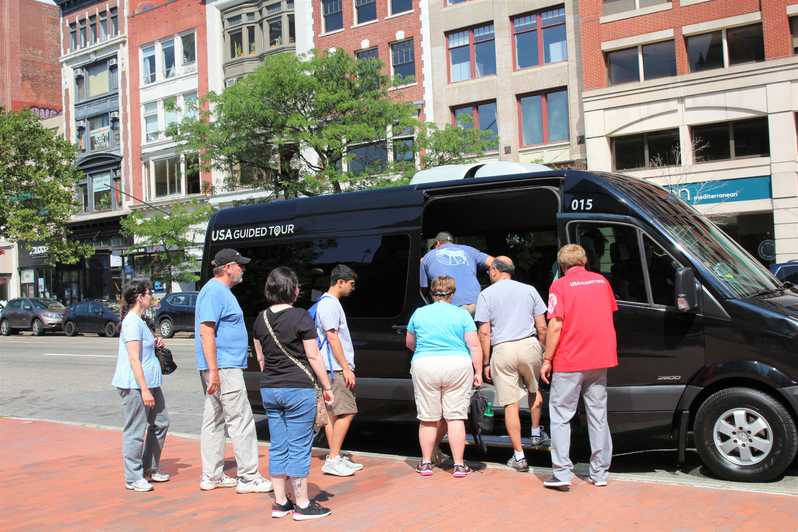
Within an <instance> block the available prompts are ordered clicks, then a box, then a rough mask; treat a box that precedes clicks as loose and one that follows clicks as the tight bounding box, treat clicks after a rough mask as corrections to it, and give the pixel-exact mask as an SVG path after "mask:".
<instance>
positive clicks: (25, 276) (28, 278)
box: [19, 270, 33, 284]
mask: <svg viewBox="0 0 798 532" xmlns="http://www.w3.org/2000/svg"><path fill="white" fill-rule="evenodd" d="M19 279H20V280H19V282H20V283H22V284H29V283H32V282H33V270H22V271H21V272H20V273H19Z"/></svg>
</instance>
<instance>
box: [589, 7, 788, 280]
mask: <svg viewBox="0 0 798 532" xmlns="http://www.w3.org/2000/svg"><path fill="white" fill-rule="evenodd" d="M579 11H580V14H581V41H582V63H583V70H584V72H583V82H584V89H585V92H584V94H583V105H584V113H585V134H586V145H587V161H588V166H589V168H590V169H592V170H617V171H620V172H623V173H627V174H630V175H635V176H637V177H641V178H645V179H650V180H652V181H654V182H656V183H659V184H661V185H664V186H666V187H668V188H670V189H671V190H673V191H674V192H675V193H677V194H679V195H680V196H681V197H682V198H684V199H686V200H687V201H689V202H690V203H692V204H693V205H694V206H695V207H696V208H697V209H699V210H700V211H702V212H704V213H705V214H707V215H708V216H709V217H710V218H712V219H713V220H715V221H716V222H717V223H718V224H719V225H720V226H721V227H723V229H724V230H726V231H727V232H728V233H729V234H731V235H732V236H733V237H734V238H735V239H736V240H737V241H738V242H739V243H741V244H742V245H743V247H745V248H746V249H747V250H748V251H749V252H751V253H752V254H753V255H754V256H756V257H757V258H758V259H759V260H760V261H761V262H763V263H765V264H768V263H770V262H773V261H774V260H776V261H783V260H787V259H794V258H798V224H797V223H796V222H798V173H796V160H797V159H798V142H797V139H796V112H797V111H798V98H796V94H798V92H796V91H797V90H798V68H796V67H798V57H796V56H795V51H796V50H798V47H796V43H798V40H796V38H797V37H798V31H796V30H798V18H796V17H798V1H796V0H768V1H766V2H765V1H758V0H673V1H666V0H581V1H580V2H579Z"/></svg>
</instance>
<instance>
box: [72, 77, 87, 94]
mask: <svg viewBox="0 0 798 532" xmlns="http://www.w3.org/2000/svg"><path fill="white" fill-rule="evenodd" d="M85 98H86V78H85V77H83V75H82V74H78V75H76V76H75V99H76V100H77V101H81V100H84V99H85Z"/></svg>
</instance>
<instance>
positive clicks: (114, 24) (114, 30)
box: [109, 7, 119, 36]
mask: <svg viewBox="0 0 798 532" xmlns="http://www.w3.org/2000/svg"><path fill="white" fill-rule="evenodd" d="M109 11H110V12H111V28H110V29H109V32H110V34H111V35H112V36H113V35H118V34H119V20H118V19H117V17H116V8H115V7H112V8H111V9H110V10H109Z"/></svg>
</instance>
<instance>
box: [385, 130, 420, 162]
mask: <svg viewBox="0 0 798 532" xmlns="http://www.w3.org/2000/svg"><path fill="white" fill-rule="evenodd" d="M414 135H415V131H414V130H413V128H412V127H408V128H404V129H402V128H399V127H394V128H393V137H392V138H391V142H392V143H393V160H394V161H395V162H413V161H415V159H416V153H415V141H414V138H413V137H414Z"/></svg>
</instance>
